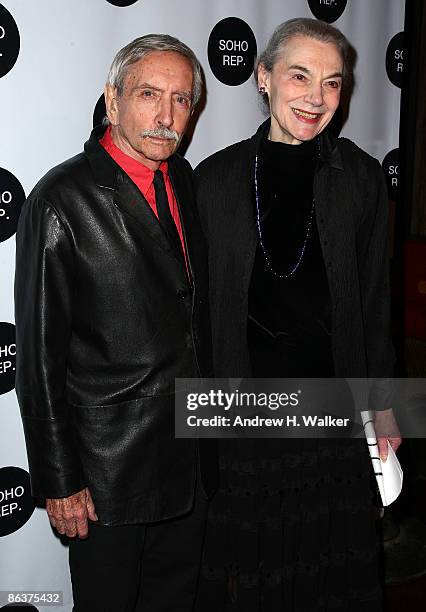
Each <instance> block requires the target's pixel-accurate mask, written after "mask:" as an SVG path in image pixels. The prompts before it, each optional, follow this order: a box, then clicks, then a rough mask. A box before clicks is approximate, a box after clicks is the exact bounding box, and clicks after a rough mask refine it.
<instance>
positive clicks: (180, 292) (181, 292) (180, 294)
mask: <svg viewBox="0 0 426 612" xmlns="http://www.w3.org/2000/svg"><path fill="white" fill-rule="evenodd" d="M187 295H188V293H187V291H186V289H178V292H177V296H178V298H179V299H180V300H184V299H185V298H186V296H187Z"/></svg>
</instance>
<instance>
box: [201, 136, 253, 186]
mask: <svg viewBox="0 0 426 612" xmlns="http://www.w3.org/2000/svg"><path fill="white" fill-rule="evenodd" d="M250 142H251V139H250V138H248V139H246V140H241V141H240V142H236V143H234V144H232V145H229V146H228V147H225V148H224V149H221V150H220V151H216V153H213V154H212V155H210V156H209V157H207V158H206V159H204V160H203V161H202V162H200V163H199V164H198V166H197V167H196V168H195V170H194V172H195V177H196V178H197V179H203V178H208V177H210V175H213V176H216V177H220V172H222V171H226V172H229V170H230V169H232V168H234V167H235V166H236V165H238V164H241V162H244V160H246V159H247V156H248V154H249V150H250Z"/></svg>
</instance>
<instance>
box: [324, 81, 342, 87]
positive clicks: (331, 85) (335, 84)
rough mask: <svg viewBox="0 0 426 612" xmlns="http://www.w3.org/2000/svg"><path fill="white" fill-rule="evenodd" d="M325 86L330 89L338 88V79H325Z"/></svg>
mask: <svg viewBox="0 0 426 612" xmlns="http://www.w3.org/2000/svg"><path fill="white" fill-rule="evenodd" d="M327 86H328V87H331V89H338V88H339V87H340V83H339V81H327Z"/></svg>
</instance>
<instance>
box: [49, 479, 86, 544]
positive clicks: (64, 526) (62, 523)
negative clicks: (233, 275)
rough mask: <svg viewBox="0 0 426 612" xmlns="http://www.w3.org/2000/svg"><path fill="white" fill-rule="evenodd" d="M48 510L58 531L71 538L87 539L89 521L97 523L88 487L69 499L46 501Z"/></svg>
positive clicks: (51, 520) (61, 498)
mask: <svg viewBox="0 0 426 612" xmlns="http://www.w3.org/2000/svg"><path fill="white" fill-rule="evenodd" d="M46 510H47V514H48V515H49V519H50V522H51V523H52V525H53V527H54V528H55V529H56V531H57V532H58V533H60V534H62V535H67V536H68V537H69V538H75V537H76V536H78V537H79V538H82V539H84V538H87V535H88V531H89V529H88V524H87V519H88V518H89V519H90V520H91V521H97V520H98V517H97V516H96V512H95V505H94V503H93V500H92V496H91V495H90V491H89V489H88V488H87V487H86V488H85V489H83V490H82V491H79V492H78V493H74V494H73V495H70V496H69V497H60V498H58V499H46Z"/></svg>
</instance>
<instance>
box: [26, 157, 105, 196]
mask: <svg viewBox="0 0 426 612" xmlns="http://www.w3.org/2000/svg"><path fill="white" fill-rule="evenodd" d="M92 180H93V179H92V176H91V172H90V165H89V163H88V160H87V158H86V156H85V154H84V153H78V154H77V155H74V156H73V157H71V158H70V159H67V160H65V161H63V162H61V163H60V164H58V165H57V166H54V167H53V168H51V170H49V171H48V172H47V173H46V174H45V175H44V176H43V177H42V178H41V179H40V180H39V181H38V183H37V184H36V185H35V186H34V188H33V189H32V191H31V193H30V194H29V196H28V200H32V199H40V200H46V201H47V202H49V201H51V200H55V201H56V200H57V198H58V197H59V196H60V199H62V196H63V195H64V193H66V192H67V189H73V191H75V190H76V189H80V188H81V187H82V186H83V185H85V184H87V183H88V182H89V181H92Z"/></svg>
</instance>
